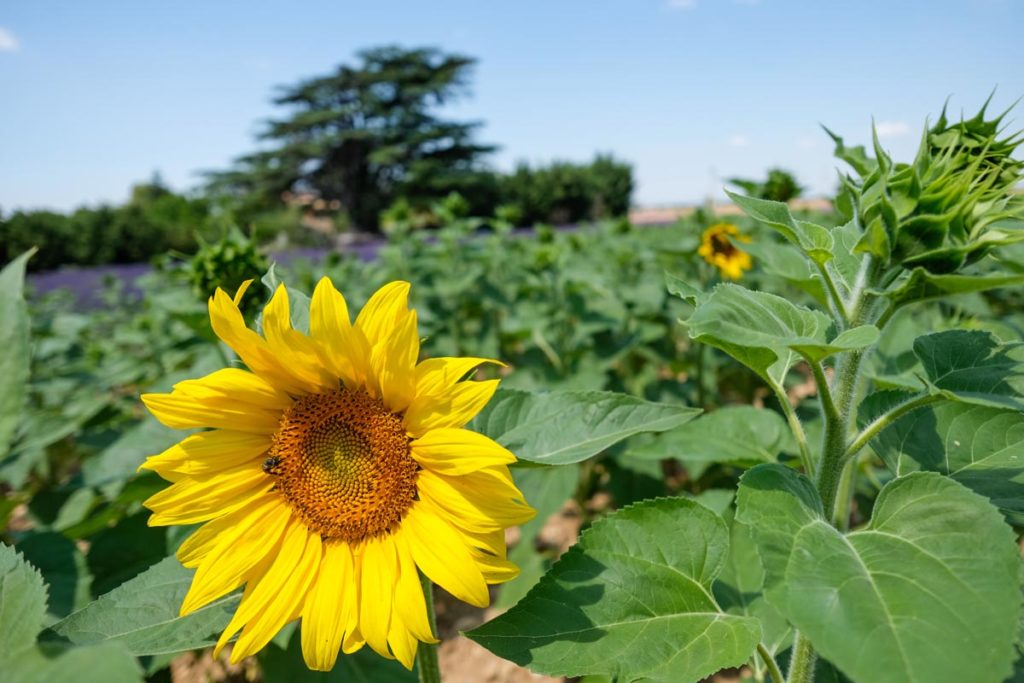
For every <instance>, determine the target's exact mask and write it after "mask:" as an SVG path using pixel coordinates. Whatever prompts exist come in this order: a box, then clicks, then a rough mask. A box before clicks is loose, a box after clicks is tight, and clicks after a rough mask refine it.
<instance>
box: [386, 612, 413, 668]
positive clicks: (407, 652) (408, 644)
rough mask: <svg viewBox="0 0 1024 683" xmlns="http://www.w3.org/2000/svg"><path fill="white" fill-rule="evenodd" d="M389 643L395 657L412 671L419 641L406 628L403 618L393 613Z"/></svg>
mask: <svg viewBox="0 0 1024 683" xmlns="http://www.w3.org/2000/svg"><path fill="white" fill-rule="evenodd" d="M388 645H389V646H390V647H391V653H392V654H393V655H394V657H395V659H397V660H398V661H399V662H401V663H402V666H404V667H405V668H406V669H408V670H409V671H412V667H413V664H415V663H416V648H417V647H418V646H419V641H417V640H416V638H414V637H413V635H412V634H411V633H410V632H409V629H407V628H405V625H404V624H403V623H402V621H401V619H397V618H395V615H392V617H391V626H390V627H389V628H388Z"/></svg>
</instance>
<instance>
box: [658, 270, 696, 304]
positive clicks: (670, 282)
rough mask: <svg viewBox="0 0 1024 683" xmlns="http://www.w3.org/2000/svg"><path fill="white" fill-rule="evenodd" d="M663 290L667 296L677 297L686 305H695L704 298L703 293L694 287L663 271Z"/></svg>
mask: <svg viewBox="0 0 1024 683" xmlns="http://www.w3.org/2000/svg"><path fill="white" fill-rule="evenodd" d="M665 288H666V289H667V290H668V293H669V294H672V295H673V296H677V297H679V298H680V299H682V300H683V301H685V302H686V303H688V304H695V303H697V301H698V300H700V299H701V298H702V297H703V296H704V294H705V293H704V291H702V290H700V289H698V288H696V287H694V286H693V285H691V284H690V283H689V282H687V281H686V280H684V279H683V278H681V277H679V276H678V275H673V274H672V273H670V272H668V271H667V270H666V271H665Z"/></svg>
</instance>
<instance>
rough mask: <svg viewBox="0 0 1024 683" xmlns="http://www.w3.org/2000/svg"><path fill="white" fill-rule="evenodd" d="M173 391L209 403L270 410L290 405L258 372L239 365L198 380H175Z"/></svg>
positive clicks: (286, 396)
mask: <svg viewBox="0 0 1024 683" xmlns="http://www.w3.org/2000/svg"><path fill="white" fill-rule="evenodd" d="M174 390H175V391H180V392H181V393H183V394H186V395H188V396H192V397H193V398H195V399H197V400H200V401H206V402H210V403H212V404H220V403H223V402H224V401H225V400H228V401H230V402H231V403H234V404H239V403H244V404H245V405H248V406H253V407H256V408H263V409H265V410H270V411H281V410H285V409H286V408H288V407H289V406H290V405H291V404H292V399H291V397H290V396H288V394H286V393H285V392H283V391H280V390H279V389H277V388H276V387H275V386H274V385H273V384H271V383H270V382H268V381H266V380H265V379H263V378H262V377H260V376H259V375H256V374H253V373H251V372H248V371H246V370H242V369H240V368H224V369H222V370H217V371H216V372H212V373H210V374H209V375H207V376H206V377H203V378H201V379H189V380H185V381H183V382H178V383H177V384H175V385H174Z"/></svg>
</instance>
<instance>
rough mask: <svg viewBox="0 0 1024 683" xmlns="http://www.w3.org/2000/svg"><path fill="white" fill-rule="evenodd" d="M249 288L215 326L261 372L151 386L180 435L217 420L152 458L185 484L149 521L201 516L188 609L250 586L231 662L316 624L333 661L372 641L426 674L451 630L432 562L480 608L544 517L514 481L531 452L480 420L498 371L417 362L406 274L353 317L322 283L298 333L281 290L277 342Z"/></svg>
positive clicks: (311, 647) (312, 647)
mask: <svg viewBox="0 0 1024 683" xmlns="http://www.w3.org/2000/svg"><path fill="white" fill-rule="evenodd" d="M247 285H248V283H246V285H243V286H242V288H241V289H240V290H239V292H238V293H237V294H236V295H235V298H234V300H232V299H231V297H229V296H228V295H227V294H226V293H225V292H224V291H223V290H220V289H218V290H217V292H216V294H215V295H214V296H213V297H212V298H211V299H210V320H211V322H212V324H213V330H214V332H216V334H217V336H219V337H220V338H221V339H222V340H223V341H224V342H225V343H226V344H228V346H230V347H231V348H232V349H234V350H235V352H236V353H237V354H238V357H239V358H240V359H241V360H242V362H244V363H245V365H246V366H247V368H248V369H247V370H243V369H240V368H227V369H224V370H218V371H216V372H214V373H212V374H210V375H207V376H206V377H203V378H202V379H194V380H188V381H184V382H179V383H178V384H176V385H175V386H174V388H173V391H171V393H169V394H147V395H145V396H143V397H142V400H143V402H144V403H145V404H146V407H147V408H149V410H150V411H151V412H152V413H153V415H155V416H156V418H157V419H158V420H160V421H161V422H162V423H164V424H165V425H167V426H168V427H172V428H174V429H196V428H200V429H204V431H199V432H196V433H194V434H192V435H191V436H188V437H186V438H185V439H184V440H183V441H181V442H180V443H178V444H176V445H174V446H172V447H171V448H168V449H167V450H166V451H164V452H163V453H161V454H160V455H155V456H152V457H150V458H149V459H147V460H146V462H145V463H144V464H143V465H142V467H145V468H147V469H151V470H153V471H155V472H157V473H158V474H159V475H160V476H161V477H163V478H164V479H167V480H169V481H171V482H173V483H172V484H171V486H169V487H168V488H166V489H164V490H163V491H161V492H160V493H157V494H156V495H154V496H153V497H152V498H150V499H149V500H147V501H146V506H147V507H148V508H149V509H150V510H152V511H153V515H152V516H151V517H150V520H149V523H150V524H151V525H167V524H203V526H202V527H201V528H200V529H199V530H197V531H196V532H195V533H194V534H193V535H192V536H191V537H190V538H189V539H188V540H186V541H185V543H183V544H182V546H181V548H180V549H179V550H178V559H179V560H180V561H181V562H182V564H184V565H185V566H187V567H194V568H195V569H196V573H195V577H194V578H193V580H192V585H191V588H190V589H189V592H188V594H187V595H186V596H185V600H184V602H183V604H182V606H181V613H182V614H188V613H190V612H193V611H195V610H197V609H199V608H200V607H203V606H204V605H206V604H209V603H210V602H212V601H214V600H216V599H218V598H220V597H222V596H224V595H226V594H228V593H230V592H231V591H233V590H235V589H236V588H238V587H239V586H242V585H244V586H245V591H244V593H243V597H242V601H241V603H240V604H239V606H238V609H237V611H236V612H235V614H234V617H233V618H232V619H231V622H230V623H229V624H228V626H227V628H226V629H225V630H224V633H223V634H222V635H221V637H220V640H219V642H218V643H217V652H219V651H220V650H221V649H222V648H223V647H224V646H225V645H226V644H227V643H228V641H229V640H230V639H231V638H232V637H233V636H234V635H235V634H236V633H239V631H240V632H241V633H240V635H239V636H238V640H237V642H236V643H235V645H234V648H233V650H232V653H231V660H232V661H233V662H237V661H238V660H240V659H242V658H243V657H246V656H248V655H251V654H253V653H255V652H257V651H258V650H260V649H261V648H262V647H263V646H264V645H266V644H267V643H268V642H269V641H270V639H271V638H272V637H273V636H274V635H275V634H276V633H277V632H278V631H279V630H280V629H281V627H282V626H284V625H285V624H286V623H288V622H290V621H293V620H295V619H300V618H301V620H302V626H301V628H302V652H303V655H304V656H305V659H306V663H307V664H308V665H309V666H310V668H313V669H320V670H329V669H331V668H332V667H333V666H334V663H335V660H336V659H337V656H338V650H339V649H341V650H344V651H345V652H346V653H351V652H354V651H356V650H358V649H359V648H361V647H362V646H363V645H364V644H369V645H370V647H371V648H373V649H374V650H376V651H377V652H378V653H380V654H381V655H383V656H385V657H394V658H396V659H398V660H399V661H401V662H402V663H403V664H404V665H405V666H406V667H408V668H410V669H411V668H412V665H413V661H414V658H415V655H416V648H417V645H418V643H419V642H420V641H422V642H428V643H433V642H437V640H436V638H435V634H433V633H432V632H431V627H430V624H429V621H428V617H427V609H426V603H425V601H424V597H423V592H422V589H421V585H420V579H419V572H422V573H423V574H424V575H425V576H426V577H428V578H430V579H431V580H432V581H434V582H435V583H437V584H438V585H440V586H441V587H443V588H444V589H445V590H447V591H448V592H450V593H451V594H453V595H455V596H456V597H458V598H459V599H461V600H464V601H465V602H468V603H470V604H473V605H476V606H479V607H484V606H486V605H487V604H488V602H489V597H488V591H487V584H492V583H500V582H502V581H508V580H509V579H512V578H514V577H515V576H516V575H517V574H518V572H519V570H518V569H517V568H516V566H515V565H514V564H512V563H511V562H509V561H508V560H507V559H506V554H505V550H506V549H505V536H504V530H505V528H506V527H509V526H512V525H515V524H521V523H522V522H525V521H526V520H528V519H530V518H531V517H533V515H534V511H533V509H531V508H530V507H529V506H528V505H526V503H525V502H524V501H523V498H522V494H521V493H520V492H519V490H518V489H517V488H516V486H515V484H513V482H512V478H511V475H510V474H509V470H508V465H509V463H512V462H514V461H515V456H514V455H512V453H510V452H509V451H507V450H506V449H505V448H503V447H501V446H499V445H498V444H497V443H495V442H494V441H492V440H491V439H489V438H487V437H485V436H483V435H481V434H477V433H475V432H472V431H469V430H467V429H465V425H466V423H467V422H469V420H470V419H472V418H473V416H474V415H476V413H477V412H478V411H479V410H480V409H481V408H482V407H483V406H484V404H486V403H487V401H488V400H490V398H491V396H492V395H493V394H494V390H495V388H496V387H497V384H498V382H497V380H490V381H482V382H476V381H469V380H465V381H463V378H464V377H466V375H467V374H468V373H470V372H471V371H472V370H473V369H474V368H475V367H476V366H478V365H480V364H482V363H494V362H496V361H488V360H486V359H482V358H434V359H430V360H425V361H423V362H419V363H417V359H418V356H419V350H420V348H419V347H420V343H419V339H420V338H419V334H418V332H417V329H416V311H414V310H409V308H408V304H407V297H408V292H409V285H408V283H405V282H392V283H391V284H389V285H386V286H385V287H383V288H381V289H380V290H379V291H378V292H377V293H376V294H374V295H373V297H372V298H371V299H370V300H369V302H367V304H366V306H364V307H363V310H362V311H361V312H360V313H359V315H358V317H357V318H356V321H355V323H354V324H353V323H352V322H351V320H350V318H349V313H348V307H347V306H346V304H345V299H344V298H343V297H342V295H341V294H340V293H339V292H338V291H337V290H336V289H335V288H334V286H333V285H332V284H331V282H330V281H329V280H328V279H327V278H324V279H323V280H321V281H320V283H319V284H318V285H317V287H316V291H315V292H314V293H313V297H312V302H311V305H310V311H309V314H310V319H309V334H308V335H306V334H303V333H301V332H299V331H297V330H294V329H292V326H291V322H290V317H289V306H288V295H287V292H286V291H285V288H284V286H283V285H282V286H280V287H279V288H278V289H277V291H276V292H275V294H274V296H273V297H272V298H271V300H270V302H269V303H268V304H267V305H266V307H265V308H264V310H263V336H260V335H259V334H257V333H256V332H253V331H252V330H250V329H248V328H247V327H246V326H245V322H244V320H243V319H242V314H241V313H240V312H239V308H238V304H239V302H240V301H241V297H242V294H243V293H244V291H245V289H246V286H247Z"/></svg>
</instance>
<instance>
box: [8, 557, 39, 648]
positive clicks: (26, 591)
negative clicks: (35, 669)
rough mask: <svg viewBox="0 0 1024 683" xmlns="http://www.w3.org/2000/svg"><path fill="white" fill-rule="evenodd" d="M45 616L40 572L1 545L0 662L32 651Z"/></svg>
mask: <svg viewBox="0 0 1024 683" xmlns="http://www.w3.org/2000/svg"><path fill="white" fill-rule="evenodd" d="M45 616H46V585H45V584H44V583H43V577H42V576H40V574H39V571H38V570H37V569H36V568H35V567H33V566H32V565H30V564H29V563H28V562H26V561H25V558H24V557H22V556H21V555H20V554H19V553H18V552H16V551H15V549H14V548H12V547H11V546H9V545H6V544H4V543H0V645H2V647H0V661H3V660H5V659H7V658H8V657H10V656H12V655H15V654H17V653H18V652H20V651H21V650H26V649H28V648H31V647H32V646H33V645H34V644H35V642H36V634H38V633H39V630H40V629H41V628H42V627H43V619H44V618H45Z"/></svg>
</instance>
